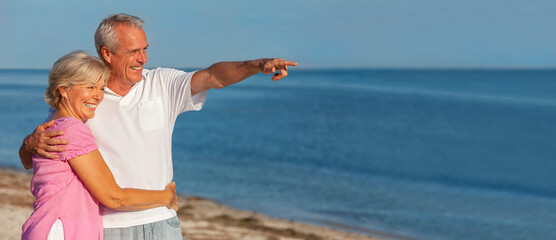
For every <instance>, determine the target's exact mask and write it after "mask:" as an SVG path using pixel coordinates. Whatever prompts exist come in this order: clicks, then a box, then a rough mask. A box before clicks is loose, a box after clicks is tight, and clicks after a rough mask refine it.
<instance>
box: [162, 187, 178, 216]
mask: <svg viewBox="0 0 556 240" xmlns="http://www.w3.org/2000/svg"><path fill="white" fill-rule="evenodd" d="M165 190H170V191H171V192H172V195H173V197H172V201H171V202H170V204H168V205H166V207H167V208H168V209H174V210H175V211H176V212H177V211H178V209H179V207H178V204H179V203H178V195H177V194H176V183H175V182H171V183H169V184H168V185H166V188H165Z"/></svg>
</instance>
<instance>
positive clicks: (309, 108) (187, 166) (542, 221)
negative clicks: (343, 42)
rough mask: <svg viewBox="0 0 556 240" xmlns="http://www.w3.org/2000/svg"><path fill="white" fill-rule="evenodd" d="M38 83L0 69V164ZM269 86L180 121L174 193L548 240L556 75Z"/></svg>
mask: <svg viewBox="0 0 556 240" xmlns="http://www.w3.org/2000/svg"><path fill="white" fill-rule="evenodd" d="M47 74H48V72H47V71H26V70H17V71H8V70H3V71H0V87H1V88H0V102H1V103H2V104H0V110H1V112H2V113H3V114H2V116H1V117H0V124H2V126H3V128H2V129H0V133H1V135H2V136H3V138H1V139H0V164H2V165H7V166H13V167H18V166H19V160H18V157H17V150H18V147H19V145H20V143H21V140H22V139H23V137H24V136H25V135H27V134H28V133H30V132H31V131H32V130H33V129H34V127H35V126H36V125H37V124H39V123H41V122H42V121H43V120H44V118H45V117H46V114H47V105H46V103H44V101H43V100H42V94H43V91H44V88H45V86H46V79H47ZM268 78H269V77H268V76H264V75H257V76H255V77H253V78H251V79H249V80H247V81H244V82H243V83H240V84H238V85H235V86H232V87H229V88H227V89H221V90H211V91H210V92H209V95H208V97H207V103H206V105H205V108H204V109H203V110H202V111H200V112H189V113H185V114H182V115H181V116H180V118H179V119H178V122H177V123H176V128H175V131H174V145H173V152H174V175H175V180H176V182H177V184H178V186H177V188H178V191H180V192H181V193H183V194H186V195H199V196H204V197H209V198H212V199H215V200H217V201H219V202H222V203H224V204H228V205H232V206H235V207H239V208H244V209H249V210H253V211H258V212H262V213H266V214H270V215H273V216H278V217H283V218H287V219H296V220H301V221H307V222H312V223H318V224H323V225H329V226H336V227H340V226H341V227H344V228H348V229H350V230H354V231H359V232H363V233H367V234H371V235H377V234H378V236H383V235H380V233H377V232H376V231H378V232H383V233H388V234H394V235H397V236H403V237H409V238H415V239H556V230H554V229H555V228H554V223H555V222H556V216H554V215H555V214H554V213H555V212H556V174H554V172H556V161H554V160H555V158H556V157H555V156H556V126H555V124H554V123H556V81H555V80H556V71H425V70H422V71H403V70H399V71H398V70H396V71H394V70H390V71H387V70H357V71H355V70H354V71H347V70H346V71H292V72H291V74H290V76H288V78H287V79H284V80H282V81H279V82H272V81H270V80H269V79H268ZM371 231H375V232H371ZM389 238H394V239H396V238H401V237H395V236H389Z"/></svg>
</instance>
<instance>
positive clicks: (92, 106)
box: [84, 103, 97, 109]
mask: <svg viewBox="0 0 556 240" xmlns="http://www.w3.org/2000/svg"><path fill="white" fill-rule="evenodd" d="M84 104H85V107H88V108H92V109H96V108H97V105H96V104H90V103H84Z"/></svg>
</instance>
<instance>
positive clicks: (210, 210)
mask: <svg viewBox="0 0 556 240" xmlns="http://www.w3.org/2000/svg"><path fill="white" fill-rule="evenodd" d="M31 176H32V174H31V173H30V172H29V171H23V170H17V169H10V168H6V167H3V168H0V222H2V223H3V224H1V225H0V240H11V239H20V238H21V226H22V225H23V223H24V222H25V221H26V220H27V218H28V217H29V215H30V214H31V213H32V212H33V207H32V205H33V202H34V200H35V198H34V197H33V196H32V195H31V193H30V191H29V184H30V181H31ZM178 201H179V203H180V204H179V205H180V209H179V210H178V218H179V220H180V225H181V228H182V234H183V235H184V239H191V240H209V239H210V240H232V239H242V240H259V239H260V240H286V239H292V240H293V239H309V240H328V239H330V240H332V239H335V240H373V239H378V238H375V237H369V236H365V235H361V234H357V233H352V232H346V231H341V230H336V229H332V228H327V227H323V226H317V225H313V224H307V223H301V222H296V221H292V220H284V219H278V218H273V217H269V216H266V215H263V214H260V213H255V212H251V211H245V210H239V209H234V208H231V207H227V206H224V205H222V204H219V203H217V202H215V201H212V200H210V199H206V198H202V197H196V196H181V195H180V196H179V200H178ZM375 234H376V235H380V234H381V233H379V232H376V233H375Z"/></svg>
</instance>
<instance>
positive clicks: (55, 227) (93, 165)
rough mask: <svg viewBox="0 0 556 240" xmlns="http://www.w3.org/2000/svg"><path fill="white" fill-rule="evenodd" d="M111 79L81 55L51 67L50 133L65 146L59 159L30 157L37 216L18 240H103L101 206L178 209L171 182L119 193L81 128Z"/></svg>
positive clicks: (100, 66) (107, 72)
mask: <svg viewBox="0 0 556 240" xmlns="http://www.w3.org/2000/svg"><path fill="white" fill-rule="evenodd" d="M109 77H110V70H109V69H108V67H107V66H106V65H105V64H104V63H103V62H102V61H101V60H99V59H98V58H95V57H92V56H89V55H87V54H86V53H84V52H73V53H70V54H68V55H65V56H63V57H61V58H60V59H58V61H56V63H54V65H53V67H52V70H51V71H50V74H49V86H48V88H47V90H46V93H45V99H46V102H48V104H49V105H50V106H52V107H53V108H55V109H56V112H55V113H54V114H53V116H52V120H54V124H53V125H52V126H51V127H50V129H51V130H63V131H64V132H65V135H64V137H65V138H67V139H69V144H68V145H66V146H65V148H66V150H65V151H64V152H62V153H61V154H60V157H59V159H54V160H53V159H48V158H44V157H41V156H38V155H33V178H32V180H31V192H32V193H33V195H34V196H35V197H36V201H35V203H34V204H33V207H34V209H35V211H34V212H33V213H32V214H31V216H30V217H29V219H28V220H27V221H26V222H25V224H24V225H23V233H22V239H64V237H65V239H95V240H97V239H102V238H103V232H102V218H101V213H100V211H101V210H100V207H99V202H100V203H101V204H102V205H104V206H106V207H108V208H113V209H118V210H142V209H147V208H153V207H161V206H166V207H168V208H173V209H174V210H177V201H176V200H177V197H176V194H175V189H174V183H170V184H168V186H166V189H164V190H159V191H151V190H141V189H132V188H123V189H122V188H120V187H119V186H118V185H117V184H116V182H115V180H114V177H113V176H112V173H111V172H110V169H108V167H107V165H106V163H105V162H104V160H103V159H102V156H101V154H100V153H99V151H98V147H97V145H95V141H94V138H93V135H92V134H91V131H90V130H89V128H87V127H86V126H85V124H84V122H85V121H87V119H90V118H93V117H94V116H95V109H96V107H97V106H98V104H99V103H100V102H101V101H102V99H103V98H104V92H103V89H104V86H105V84H106V81H107V80H108V78H109Z"/></svg>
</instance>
